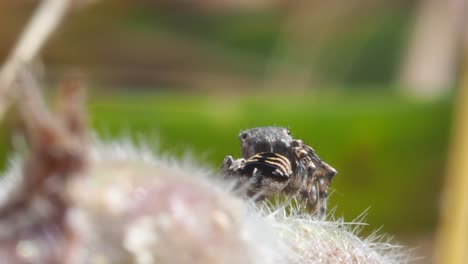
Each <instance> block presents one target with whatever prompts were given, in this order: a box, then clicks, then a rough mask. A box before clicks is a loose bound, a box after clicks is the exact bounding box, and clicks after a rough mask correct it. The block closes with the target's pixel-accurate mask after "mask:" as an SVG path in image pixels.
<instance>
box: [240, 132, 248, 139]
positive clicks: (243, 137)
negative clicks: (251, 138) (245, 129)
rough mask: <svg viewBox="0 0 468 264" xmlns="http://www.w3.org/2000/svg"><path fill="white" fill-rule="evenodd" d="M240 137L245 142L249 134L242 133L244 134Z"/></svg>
mask: <svg viewBox="0 0 468 264" xmlns="http://www.w3.org/2000/svg"><path fill="white" fill-rule="evenodd" d="M239 137H240V138H241V139H242V140H245V139H247V133H242V134H240V136H239Z"/></svg>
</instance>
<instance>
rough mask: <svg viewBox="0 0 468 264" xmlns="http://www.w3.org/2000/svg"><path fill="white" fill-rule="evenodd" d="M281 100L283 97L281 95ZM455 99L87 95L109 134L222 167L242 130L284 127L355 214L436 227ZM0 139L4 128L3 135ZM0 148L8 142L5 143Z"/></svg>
mask: <svg viewBox="0 0 468 264" xmlns="http://www.w3.org/2000/svg"><path fill="white" fill-rule="evenodd" d="M285 99H286V100H285ZM450 108H451V104H450V103H449V101H448V100H440V101H437V102H426V103H421V102H419V103H416V102H412V101H409V100H405V99H401V98H399V97H397V96H393V95H390V94H368V93H365V94H360V93H358V94H355V93H353V94H352V95H351V94H348V95H342V96H339V97H337V96H334V95H333V94H332V93H330V94H329V95H323V94H322V95H319V94H309V95H307V96H286V97H282V96H271V95H270V96H265V95H255V96H251V97H237V96H228V97H215V96H211V97H210V96H193V95H192V96H190V95H175V94H151V93H119V94H113V95H111V96H109V95H105V96H104V95H103V94H101V95H96V96H93V99H92V101H91V102H90V122H91V124H92V126H93V127H94V128H95V129H96V131H97V132H98V134H100V135H101V136H102V137H105V138H122V136H123V137H130V138H133V139H134V140H136V141H140V143H144V144H145V145H148V146H149V147H150V148H152V149H154V150H155V151H157V152H160V153H166V154H167V153H169V154H171V155H175V156H178V157H181V156H183V155H184V154H187V153H188V154H190V155H193V156H194V158H195V159H196V160H199V161H200V162H202V163H205V164H208V165H210V166H212V167H213V168H216V169H217V168H219V166H220V164H221V162H222V160H223V158H224V156H225V155H228V154H230V155H233V156H234V157H239V156H240V146H239V143H238V140H237V135H238V132H239V131H240V130H243V129H246V128H251V127H256V126H265V125H278V126H285V127H288V128H290V130H291V131H292V133H293V136H294V137H295V138H300V139H303V140H304V141H305V142H306V143H308V144H310V145H311V146H313V147H314V148H315V149H316V151H317V153H318V154H319V155H320V156H321V157H322V158H323V159H324V160H326V161H327V162H329V163H330V164H332V165H333V166H335V168H337V170H338V172H339V174H338V175H337V176H336V178H335V181H334V183H333V186H332V189H333V194H332V196H331V198H330V208H333V207H335V206H336V207H337V212H336V214H335V215H336V216H337V217H339V216H344V217H345V219H346V220H347V221H351V220H353V218H354V217H357V216H358V215H359V214H360V213H362V212H363V211H364V210H365V209H367V208H369V207H370V210H369V213H368V214H369V215H368V218H367V221H368V222H369V223H370V224H371V226H372V227H371V229H372V230H373V229H375V228H378V227H380V226H381V225H383V226H384V230H385V231H391V232H393V233H399V232H400V233H402V232H406V231H411V232H412V233H417V232H425V231H429V230H432V229H433V228H434V225H435V220H436V214H437V213H436V212H437V207H438V193H439V191H440V186H441V182H442V175H443V169H444V164H445V157H446V152H447V151H446V149H447V141H448V132H449V129H448V128H449V126H450V119H451V112H450ZM1 138H2V139H3V138H4V137H1ZM1 143H2V147H1V149H3V151H1V152H0V153H2V155H4V154H5V153H6V152H5V146H4V145H3V144H5V142H1Z"/></svg>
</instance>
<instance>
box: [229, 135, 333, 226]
mask: <svg viewBox="0 0 468 264" xmlns="http://www.w3.org/2000/svg"><path fill="white" fill-rule="evenodd" d="M239 140H240V143H241V149H242V158H240V159H236V160H234V159H233V158H232V156H226V158H225V159H224V161H223V166H222V173H223V175H224V176H225V178H226V179H229V180H234V181H236V182H237V185H236V186H237V187H240V188H238V189H241V190H245V194H246V195H247V196H249V197H254V199H263V198H265V197H269V196H272V195H275V194H279V193H283V194H285V195H287V196H294V197H296V196H298V198H299V203H300V207H301V208H305V209H306V210H307V211H308V212H309V213H311V214H316V215H317V216H319V217H323V216H324V215H325V213H326V210H327V189H328V186H329V185H330V183H331V180H332V178H333V176H335V175H336V173H337V172H336V170H335V169H334V168H333V167H331V166H330V165H328V164H327V163H326V162H324V161H322V160H321V159H320V158H319V157H318V156H317V154H315V151H314V150H313V149H312V148H311V147H310V146H308V145H306V144H304V142H302V140H299V139H293V138H292V136H291V133H290V132H289V130H287V129H285V128H282V127H258V128H252V129H249V130H245V131H243V132H241V133H240V134H239Z"/></svg>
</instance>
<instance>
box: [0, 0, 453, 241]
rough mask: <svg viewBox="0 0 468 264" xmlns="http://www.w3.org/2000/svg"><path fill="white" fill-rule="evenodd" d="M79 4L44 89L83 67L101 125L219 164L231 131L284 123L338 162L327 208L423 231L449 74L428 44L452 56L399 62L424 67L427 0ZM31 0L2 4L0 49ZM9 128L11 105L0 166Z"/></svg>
mask: <svg viewBox="0 0 468 264" xmlns="http://www.w3.org/2000/svg"><path fill="white" fill-rule="evenodd" d="M83 2H87V3H85V4H82V5H79V6H78V7H76V8H75V10H74V12H73V13H72V14H71V15H70V16H69V17H68V18H67V19H66V20H65V23H64V25H62V26H61V28H60V30H59V32H57V34H55V35H54V37H53V38H52V39H51V40H50V41H49V43H48V44H47V46H46V49H45V52H44V53H43V55H42V56H41V58H40V63H42V64H43V65H44V66H45V68H46V71H45V74H44V76H43V81H44V83H46V84H48V85H47V86H48V87H54V86H56V85H57V82H58V81H59V80H60V79H61V78H62V77H63V76H64V74H66V73H67V72H69V71H70V70H76V69H78V70H80V71H81V72H82V73H84V74H85V75H86V76H87V79H88V81H89V88H90V92H89V106H90V107H89V114H90V123H91V124H92V126H93V128H95V130H96V131H97V133H98V134H99V135H101V136H102V137H105V138H121V137H131V138H133V139H135V140H141V141H143V142H145V143H146V144H149V145H150V146H151V147H152V148H154V149H155V151H158V152H160V153H171V154H173V155H176V156H179V157H180V156H183V155H184V154H186V153H187V152H190V153H191V155H193V156H194V157H195V158H196V159H197V160H199V161H200V162H201V163H204V164H207V165H209V166H212V167H213V168H218V167H219V166H220V163H221V162H222V160H223V158H224V156H225V155H228V154H231V155H233V156H236V157H238V156H239V155H240V149H239V143H238V141H237V135H238V133H239V131H240V130H242V129H246V128H251V127H256V126H265V125H278V126H285V127H288V128H289V129H290V130H291V132H292V133H293V136H294V137H295V138H300V139H303V140H304V141H305V142H306V143H308V144H309V145H311V146H313V147H314V148H315V149H316V151H317V153H318V154H319V155H320V156H321V157H322V158H323V159H324V160H326V161H327V162H328V163H330V164H331V165H333V166H334V167H335V168H337V170H338V171H339V174H338V175H337V177H336V178H335V180H334V182H333V186H332V189H333V191H332V192H333V194H332V196H331V198H330V207H331V208H333V207H336V213H335V216H336V217H344V219H345V220H346V221H351V220H353V219H354V218H355V217H357V216H358V215H360V214H361V213H362V212H363V211H364V210H366V209H367V208H370V209H369V210H368V212H367V214H368V216H367V218H366V222H368V223H369V224H370V227H369V228H367V229H366V232H371V231H373V230H375V229H377V228H379V227H382V230H383V232H386V233H390V234H392V235H395V236H396V237H397V238H398V239H400V240H402V241H405V242H407V243H409V244H411V245H419V243H422V242H423V241H426V240H428V241H431V240H432V236H433V234H434V230H435V227H436V222H437V217H438V209H439V195H440V191H441V186H442V181H443V176H444V174H445V164H446V160H447V152H448V151H447V149H448V142H449V134H450V127H451V118H452V101H453V98H454V96H452V94H454V93H453V89H452V88H453V87H455V84H456V83H457V77H458V76H457V67H456V66H453V65H457V60H456V56H454V55H453V54H457V51H456V49H455V48H454V49H452V50H449V51H446V53H448V54H449V55H440V54H439V53H441V52H438V50H437V47H436V48H435V50H430V49H429V50H430V52H429V53H428V54H434V56H442V57H443V56H446V57H450V56H452V57H453V58H452V57H451V58H452V61H451V62H450V63H448V64H449V65H451V67H452V68H451V69H448V70H446V71H436V72H447V74H446V75H444V76H442V77H440V78H439V79H437V78H436V77H437V76H435V77H434V74H431V73H432V72H431V71H428V72H427V74H426V75H423V76H427V77H428V78H427V79H429V82H426V83H424V82H423V84H424V85H419V84H418V83H417V82H415V81H412V80H414V79H416V80H417V78H412V77H411V76H412V75H411V72H412V70H411V69H412V68H414V67H416V69H421V68H422V67H418V66H417V65H416V66H414V65H413V64H414V63H413V64H412V62H411V61H414V60H412V59H411V58H412V56H413V55H412V51H413V48H411V47H414V46H416V47H418V43H423V44H422V45H426V44H424V43H426V42H427V41H426V40H425V39H424V37H423V38H422V39H421V38H419V37H418V34H417V32H419V31H421V30H419V31H418V29H417V27H418V25H420V24H421V23H422V22H421V23H419V24H418V23H416V22H417V21H424V14H425V13H424V11H421V10H426V9H428V8H429V9H430V7H431V5H432V8H433V9H434V7H433V6H434V1H429V0H426V1H419V2H417V1H403V0H401V1H383V0H375V1H370V0H352V1H346V2H343V1H330V2H329V3H323V2H321V1H297V2H292V1H284V0H283V1H281V0H257V1H229V0H225V1H213V0H204V1H195V0H193V1H191V0H178V1H169V0H167V1H164V0H160V1H156V0H154V1H150V0H145V1H130V0H128V1H124V0H116V1H105V0H102V1H83ZM35 4H36V1H2V2H1V3H0V39H1V41H0V58H2V59H4V58H5V57H6V56H7V54H8V52H9V51H10V49H11V48H12V46H13V44H14V41H15V40H16V38H17V37H18V35H19V33H20V32H21V29H22V27H24V24H25V22H26V21H27V19H28V18H29V16H30V14H31V12H32V10H33V8H34V7H35ZM428 6H429V7H428ZM435 9H437V8H435ZM441 13H443V12H441ZM433 15H434V14H433ZM443 15H447V14H445V13H444V14H439V16H441V17H443ZM426 20H427V19H426ZM422 24H424V23H422ZM446 26H447V25H446ZM450 26H451V25H448V26H447V28H448V27H450ZM419 27H422V28H423V31H424V29H425V27H426V28H427V26H419ZM415 28H416V29H415ZM427 30H429V31H430V30H431V29H430V28H429V29H427ZM448 31H450V30H448V29H447V30H445V31H443V32H448ZM436 33H437V32H435V34H436ZM440 34H442V33H440ZM422 36H424V34H422ZM444 36H445V35H441V36H440V37H443V38H444V39H445V37H444ZM455 39H456V38H455V37H454V40H453V41H454V42H455V41H456V40H455ZM415 43H416V44H415ZM444 47H445V46H444ZM416 50H423V48H421V49H418V48H416ZM445 50H447V49H445ZM442 54H445V53H443V52H442ZM450 54H452V55H450ZM415 56H416V57H417V55H415ZM416 61H418V60H416ZM436 61H437V60H436ZM434 67H445V68H444V69H446V68H450V67H449V66H447V65H445V64H442V65H439V64H437V65H436V66H434ZM413 72H414V71H413ZM436 75H437V74H436ZM408 76H409V77H408ZM447 76H448V77H447ZM431 77H434V78H435V80H436V81H432V83H431V82H430V80H431ZM443 77H445V79H444V78H443ZM424 80H426V79H424ZM437 80H439V82H437ZM440 80H445V82H443V81H440ZM414 87H415V88H414ZM52 91H53V89H50V91H49V90H48V91H47V92H48V93H52ZM16 126H17V121H15V114H14V113H11V115H10V116H9V117H8V118H7V121H6V122H4V124H3V126H2V128H1V137H0V141H1V142H0V143H1V144H0V148H1V149H2V151H0V156H1V161H2V163H3V164H4V162H5V160H6V157H7V155H8V153H9V150H10V149H11V146H12V143H11V140H12V135H13V134H14V132H13V131H15V128H16ZM7 149H8V150H7ZM421 245H422V247H424V245H425V244H421Z"/></svg>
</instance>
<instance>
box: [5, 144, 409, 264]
mask: <svg viewBox="0 0 468 264" xmlns="http://www.w3.org/2000/svg"><path fill="white" fill-rule="evenodd" d="M91 141H92V143H91V144H90V146H89V149H88V164H89V165H88V168H87V170H85V171H84V172H83V175H78V176H77V177H74V178H73V180H71V181H70V182H69V183H68V184H67V186H66V189H65V190H64V191H65V192H66V195H67V197H69V200H70V205H71V206H70V208H69V209H68V210H67V223H68V225H69V227H70V230H71V231H72V233H73V247H72V248H73V250H72V251H71V253H70V254H69V258H68V259H67V260H66V261H65V262H64V263H80V264H81V263H139V264H150V263H163V264H164V263H226V264H229V263H233V264H234V263H265V264H269V263H286V264H288V263H291V264H292V263H294V264H295V263H298V264H299V263H364V264H366V263H382V264H393V263H408V262H410V261H411V260H412V259H411V255H410V251H409V250H406V249H404V248H402V247H400V246H397V245H393V244H391V243H390V242H389V240H388V239H387V238H385V237H384V236H379V235H377V234H372V235H371V236H369V237H367V238H360V237H359V236H358V234H357V233H358V232H359V230H360V227H361V225H362V224H360V223H359V221H361V220H362V219H357V222H352V223H346V222H344V221H343V220H342V219H333V217H331V216H329V217H328V218H329V219H331V220H320V219H316V218H314V217H311V216H310V215H308V214H305V213H301V212H300V210H298V209H297V208H295V206H294V204H296V203H294V202H291V201H282V202H278V201H276V202H260V203H257V204H255V203H253V202H252V201H248V200H244V199H242V198H240V197H237V196H236V195H234V194H233V193H232V192H230V190H229V189H230V186H229V184H228V183H226V182H222V181H221V180H220V179H221V177H219V176H218V175H217V173H216V172H214V171H212V170H211V169H209V168H206V167H203V166H201V165H199V164H197V163H196V162H194V161H193V160H192V159H190V158H185V159H182V160H180V159H173V158H169V156H165V157H163V158H161V157H159V156H156V155H154V154H153V152H152V151H150V150H149V149H148V148H145V147H144V146H143V145H142V144H140V146H138V147H137V146H135V144H134V143H132V142H131V141H130V140H121V141H115V140H114V141H110V142H103V141H100V140H96V139H93V140H91ZM11 164H12V165H11V166H10V169H9V170H8V171H7V172H6V174H5V176H4V178H3V181H2V185H1V186H0V187H1V188H2V193H11V192H9V191H8V190H7V189H10V188H13V186H14V184H13V183H14V182H15V181H16V179H15V178H17V177H20V175H21V173H19V172H18V170H19V168H20V166H18V164H20V160H19V159H15V161H13V162H11ZM2 199H7V197H3V196H2ZM23 242H24V241H23ZM23 244H24V243H23ZM27 246H29V248H27V249H28V250H29V251H28V252H36V251H37V248H38V246H37V245H36V244H34V243H29V244H27ZM35 247H36V251H35V250H34V249H35ZM31 254H32V253H30V255H26V256H25V258H26V260H28V258H27V257H28V256H29V260H31V259H32V258H31V256H34V255H31ZM27 263H39V262H34V261H31V262H27Z"/></svg>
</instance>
